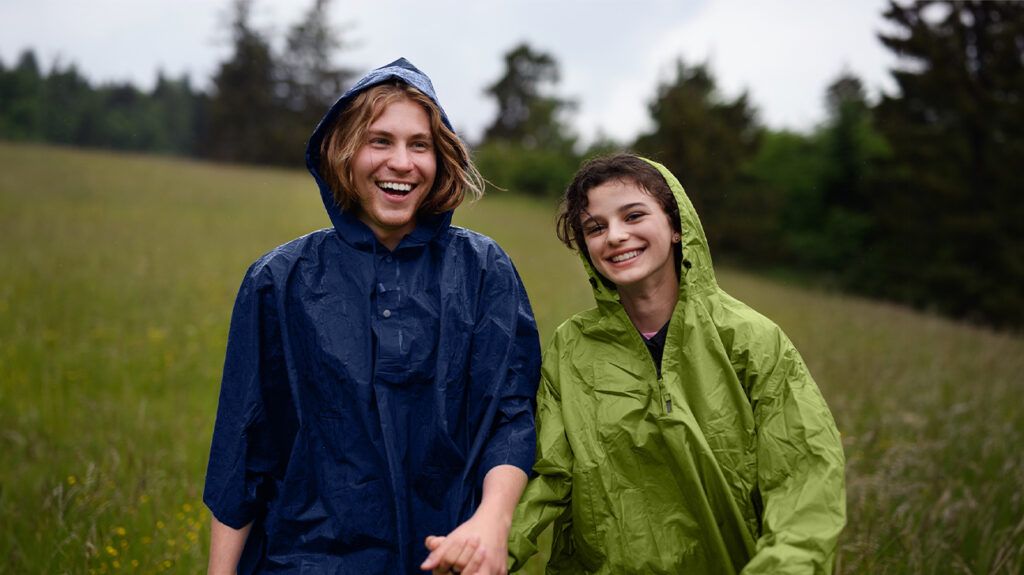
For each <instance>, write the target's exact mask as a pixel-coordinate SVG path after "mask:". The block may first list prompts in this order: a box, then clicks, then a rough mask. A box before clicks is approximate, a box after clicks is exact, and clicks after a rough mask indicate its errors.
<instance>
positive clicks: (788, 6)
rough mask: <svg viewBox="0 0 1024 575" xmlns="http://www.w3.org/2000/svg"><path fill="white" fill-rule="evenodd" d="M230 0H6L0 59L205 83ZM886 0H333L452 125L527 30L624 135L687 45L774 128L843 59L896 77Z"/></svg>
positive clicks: (275, 26) (809, 108) (292, 2)
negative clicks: (437, 102)
mask: <svg viewBox="0 0 1024 575" xmlns="http://www.w3.org/2000/svg"><path fill="white" fill-rule="evenodd" d="M308 5H309V2H307V1H305V0H256V5H255V14H254V16H255V18H254V20H255V23H256V25H257V27H260V28H262V29H265V30H268V31H271V32H274V33H276V35H277V36H282V35H283V34H284V32H285V31H286V30H287V28H288V26H289V25H290V24H292V23H293V22H295V21H296V20H298V19H299V18H300V17H301V15H302V13H303V12H304V11H305V10H306V9H307V6H308ZM228 6H229V0H89V1H87V2H79V1H75V0H0V60H2V61H3V63H4V65H5V66H10V65H11V64H12V63H13V62H14V60H15V59H16V57H17V56H18V54H19V53H20V52H21V51H22V50H23V49H25V48H29V47H31V48H33V49H35V51H36V54H37V56H39V57H40V61H41V63H42V64H43V65H44V67H47V68H48V67H49V65H50V64H51V63H52V62H53V61H54V60H55V59H59V60H60V61H62V62H73V63H75V64H76V65H77V66H78V68H79V71H80V72H82V73H83V74H84V75H85V76H86V77H87V78H89V79H90V80H92V81H113V80H117V81H125V80H128V81H132V82H134V83H135V84H136V85H138V86H140V87H143V88H149V87H151V86H152V84H153V81H154V79H155V76H156V70H157V69H158V68H159V69H162V70H163V71H164V72H165V73H166V74H168V75H171V76H174V77H177V76H179V75H180V74H182V73H188V74H189V75H190V77H191V78H192V81H193V84H194V85H196V86H201V87H206V86H207V85H208V82H209V78H210V76H211V75H212V73H213V72H214V70H215V69H216V66H217V64H218V62H220V61H222V60H223V59H225V58H226V57H227V56H228V54H229V51H230V50H229V48H230V46H229V44H228V34H227V32H226V31H225V28H226V26H225V23H226V22H227V20H228V18H227V13H228V12H227V11H228ZM884 7H885V2H884V0H753V1H741V0H716V1H707V0H687V1H683V0H675V1H670V0H616V1H612V0H475V1H474V0H431V1H422V0H420V1H412V0H335V2H334V5H333V8H332V12H331V14H332V21H333V22H335V23H336V24H337V25H338V26H339V27H340V28H341V29H342V30H343V31H345V36H346V37H347V38H348V39H349V40H350V41H351V42H352V43H353V44H354V45H353V46H352V47H351V48H350V49H348V50H346V51H343V52H341V53H340V54H339V56H338V63H339V64H343V65H347V66H350V67H354V68H357V69H359V70H361V71H365V70H369V69H371V68H374V67H377V66H379V65H381V64H385V63H387V62H390V61H391V60H393V59H395V58H397V57H399V56H404V57H406V58H408V59H409V60H411V61H412V62H413V63H414V64H416V65H417V66H418V67H420V68H421V69H422V70H424V71H425V72H426V73H427V74H428V75H430V76H431V77H432V79H433V81H434V86H435V88H436V89H437V91H438V95H439V97H440V99H441V103H442V104H443V105H444V106H445V109H446V110H447V111H448V115H449V116H450V117H451V118H452V120H453V122H454V124H455V126H456V128H457V129H459V130H461V131H462V132H463V133H464V134H465V135H467V136H468V137H469V138H470V139H471V140H475V139H476V138H477V137H478V136H479V135H480V134H481V133H482V131H483V128H484V126H485V125H486V124H487V123H489V122H490V120H491V119H492V118H493V116H494V113H495V105H494V104H493V102H491V101H490V100H489V99H488V98H486V97H485V96H484V94H483V89H484V87H485V86H487V85H488V84H490V83H491V82H493V81H494V80H496V79H497V78H498V77H499V76H500V74H501V72H502V55H503V54H504V53H505V52H506V51H508V50H509V49H510V48H512V47H513V46H515V45H516V44H517V43H519V42H521V41H527V42H529V43H530V44H531V45H532V46H533V47H534V48H535V49H540V50H544V51H547V52H549V53H551V54H553V55H554V56H555V58H556V59H557V60H558V62H559V64H560V65H561V70H562V82H561V85H560V86H559V89H558V93H559V94H560V95H562V96H565V97H569V98H574V99H576V101H577V102H578V109H577V111H576V113H575V114H574V115H573V116H572V120H573V121H572V124H573V126H574V127H575V128H576V130H577V132H578V133H579V134H580V135H582V136H583V137H584V139H588V140H589V139H590V138H592V137H593V136H594V135H595V134H596V133H597V132H598V131H599V130H600V131H603V133H605V134H607V135H609V136H612V137H615V138H618V139H620V140H628V139H631V138H633V137H635V136H636V135H637V134H638V133H640V132H642V131H643V130H644V129H645V128H647V127H648V126H649V120H648V116H647V102H648V101H649V100H650V99H651V97H652V96H653V94H654V92H655V89H656V86H657V85H658V83H659V81H663V80H666V79H668V78H669V77H670V73H671V72H672V71H673V70H674V62H675V60H676V59H677V58H683V59H684V60H685V61H686V62H688V63H695V62H700V61H704V60H707V61H708V62H709V63H710V66H711V70H712V72H713V73H714V74H715V76H716V77H717V79H718V82H719V87H720V88H721V89H722V91H723V93H724V94H725V95H727V96H729V97H732V96H735V95H737V94H739V93H740V91H741V90H744V89H746V90H748V91H749V92H750V95H751V99H752V101H753V103H754V105H755V106H756V107H757V109H758V110H759V112H760V118H761V120H762V121H763V122H764V123H766V124H767V125H768V126H771V127H773V128H790V129H794V130H808V129H811V128H813V126H814V125H816V124H817V123H819V122H820V121H821V120H822V119H823V118H824V104H823V98H824V91H825V88H826V87H827V86H828V84H829V83H830V82H831V81H832V80H834V79H835V78H836V77H837V76H838V75H839V73H840V72H841V71H843V70H844V69H845V70H848V71H851V72H853V73H855V74H857V75H858V76H859V77H860V78H861V79H862V80H863V81H864V83H865V85H866V87H867V88H868V89H869V93H870V94H873V95H874V94H877V93H878V92H879V90H886V91H891V90H892V89H893V88H892V86H893V84H892V81H891V79H890V77H889V69H890V68H891V67H893V66H894V64H895V59H894V58H893V57H892V56H891V55H890V53H889V52H888V51H887V50H886V49H885V48H884V47H883V46H882V45H881V43H880V42H879V41H878V39H877V37H876V34H877V32H878V31H880V30H883V29H885V24H884V22H883V19H882V17H881V13H882V11H883V9H884Z"/></svg>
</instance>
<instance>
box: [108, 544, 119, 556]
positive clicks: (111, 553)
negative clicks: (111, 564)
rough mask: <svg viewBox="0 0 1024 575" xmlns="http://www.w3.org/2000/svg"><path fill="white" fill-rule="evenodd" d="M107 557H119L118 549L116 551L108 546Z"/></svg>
mask: <svg viewBox="0 0 1024 575" xmlns="http://www.w3.org/2000/svg"><path fill="white" fill-rule="evenodd" d="M107 555H110V556H111V557H117V549H114V548H113V547H112V546H110V545H107Z"/></svg>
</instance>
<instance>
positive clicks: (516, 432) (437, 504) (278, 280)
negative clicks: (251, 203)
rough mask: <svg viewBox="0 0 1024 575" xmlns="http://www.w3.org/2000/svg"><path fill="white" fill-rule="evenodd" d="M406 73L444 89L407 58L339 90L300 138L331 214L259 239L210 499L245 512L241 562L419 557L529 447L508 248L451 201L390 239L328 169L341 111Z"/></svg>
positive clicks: (399, 563) (532, 375)
mask: <svg viewBox="0 0 1024 575" xmlns="http://www.w3.org/2000/svg"><path fill="white" fill-rule="evenodd" d="M396 78H397V79H400V80H402V81H404V82H406V83H409V84H412V85H413V86H415V87H416V88H418V89H419V90H420V91H422V92H424V93H425V94H427V95H428V96H430V97H431V98H432V99H434V100H435V101H436V96H435V94H434V90H433V87H432V86H431V85H430V80H429V79H428V78H427V77H426V76H424V75H423V74H422V73H421V72H420V71H419V70H417V69H416V68H414V67H413V66H412V65H411V64H409V63H408V62H406V61H405V60H399V61H396V62H394V63H393V64H390V65H388V66H386V67H384V68H381V69H378V70H375V71H373V72H371V73H370V74H369V75H368V76H366V77H365V78H363V79H362V80H360V82H359V83H358V84H356V86H355V87H353V88H352V89H351V90H350V91H349V92H347V93H346V94H345V95H344V96H342V98H341V99H339V100H338V102H337V103H336V104H335V105H334V107H332V109H331V110H330V111H329V112H328V113H327V115H326V116H325V118H324V120H322V121H321V124H320V125H319V126H318V127H317V129H316V131H315V132H314V134H313V136H312V138H311V140H310V142H309V146H308V150H307V164H308V166H309V169H310V172H311V173H312V174H313V177H314V178H315V180H316V182H317V184H318V186H319V188H320V193H321V196H322V198H323V202H324V206H325V207H326V209H327V212H328V214H329V215H330V219H331V222H332V223H333V227H331V228H329V229H324V230H319V231H316V232H313V233H311V234H309V235H306V236H304V237H301V238H298V239H296V240H294V241H292V242H289V243H287V244H285V245H282V246H280V247H278V248H276V249H274V250H272V251H271V252H270V253H268V254H266V255H264V256H263V257H261V258H260V259H259V260H258V261H256V262H255V263H254V264H253V265H252V266H251V267H250V268H249V270H248V272H247V273H246V275H245V278H244V280H243V281H242V285H241V288H240V290H239V293H238V297H237V300H236V302H235V307H234V312H233V315H232V319H231V329H230V333H229V336H228V348H227V357H226V360H225V365H224V376H223V381H222V387H221V395H220V403H219V407H218V412H217V421H216V425H215V428H214V435H213V442H212V447H211V452H210V463H209V467H208V471H207V477H206V489H205V492H204V501H205V502H206V504H207V506H209V508H210V510H211V511H212V513H213V514H214V516H216V517H217V519H218V520H220V521H221V522H222V523H225V524H226V525H229V526H231V527H234V528H241V527H243V526H244V525H246V524H248V523H250V522H252V523H253V527H252V531H251V533H250V535H249V538H248V540H247V543H246V546H245V550H244V552H243V556H242V560H241V564H240V567H239V573H300V572H301V573H303V574H320V573H325V574H326V573H331V574H333V573H415V572H419V569H418V565H419V564H420V563H421V562H422V561H423V560H424V559H425V558H426V555H427V551H426V549H425V548H424V546H423V541H424V538H425V537H426V536H427V535H428V534H433V535H438V534H447V533H448V532H450V531H451V530H452V529H454V528H455V527H456V526H457V525H459V524H460V523H461V522H463V521H464V520H466V519H468V518H469V517H470V515H471V514H472V513H473V511H475V509H476V506H477V504H478V503H479V500H480V497H481V490H482V481H483V477H484V475H485V474H486V473H487V471H489V470H490V469H491V468H493V467H494V466H496V465H500V464H510V465H515V466H517V467H519V468H521V469H524V470H527V471H528V470H529V469H530V466H531V465H532V463H533V460H534V447H535V439H536V437H535V434H534V427H533V419H534V418H533V400H534V398H535V395H536V389H537V380H538V378H539V373H538V370H539V363H540V350H539V344H538V339H537V333H536V326H535V323H534V319H533V315H532V312H531V310H530V305H529V302H528V301H527V298H526V293H525V291H524V289H523V285H522V283H521V281H520V279H519V276H518V275H517V273H516V271H515V269H514V268H513V266H512V262H511V261H510V260H509V258H508V256H507V255H506V254H505V253H504V252H503V251H502V250H501V248H499V247H498V245H497V244H495V242H494V241H492V240H490V239H489V238H487V237H484V236H482V235H480V234H477V233H475V232H472V231H469V230H465V229H461V228H458V227H455V226H452V225H451V217H452V214H451V213H450V212H449V213H445V214H441V215H438V216H435V217H421V218H419V219H418V221H417V226H416V228H415V230H414V231H413V232H412V233H411V234H409V235H408V236H406V237H405V238H404V239H403V240H402V241H401V242H400V243H399V244H398V246H397V247H396V249H395V250H394V251H389V250H388V249H387V248H385V247H384V246H383V245H381V244H380V243H379V242H377V240H376V238H375V237H374V235H373V233H372V232H371V230H370V229H369V228H368V227H367V226H366V225H364V224H363V223H362V222H361V221H359V219H358V218H357V217H356V216H355V215H354V214H352V213H350V212H342V211H340V210H339V209H338V208H337V206H336V205H335V203H334V200H333V197H332V194H331V190H330V189H329V187H328V186H327V185H326V184H325V182H324V180H323V178H322V177H321V174H320V172H319V165H320V157H319V156H320V152H319V150H320V143H321V141H322V139H323V138H324V136H325V134H326V133H327V131H328V130H329V127H330V126H331V125H332V124H333V122H334V118H336V117H337V115H338V113H339V112H340V111H341V110H342V109H344V108H345V107H346V106H348V104H349V103H350V102H351V100H352V98H353V97H354V96H355V95H356V94H357V93H358V92H360V91H362V90H364V89H366V88H368V87H370V86H373V85H376V84H379V83H381V82H386V81H393V80H394V79H396ZM445 122H446V123H447V119H445Z"/></svg>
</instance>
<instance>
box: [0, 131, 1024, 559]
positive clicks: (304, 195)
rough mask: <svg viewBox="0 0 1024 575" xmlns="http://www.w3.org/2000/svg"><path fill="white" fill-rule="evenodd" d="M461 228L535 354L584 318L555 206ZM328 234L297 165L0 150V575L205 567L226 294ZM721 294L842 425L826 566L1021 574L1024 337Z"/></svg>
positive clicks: (743, 290)
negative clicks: (837, 545) (526, 320)
mask: <svg viewBox="0 0 1024 575" xmlns="http://www.w3.org/2000/svg"><path fill="white" fill-rule="evenodd" d="M456 220H457V222H458V223H460V224H462V225H465V226H468V227H471V228H474V229H477V230H479V231H482V232H484V233H486V234H488V235H491V236H492V237H494V238H495V239H497V240H498V241H499V242H500V243H501V244H502V245H503V246H504V247H505V248H506V249H507V251H508V252H509V253H510V254H511V255H512V257H513V259H514V260H515V262H516V264H517V266H518V268H519V270H520V272H521V274H522V276H523V278H524V281H525V283H526V286H527V289H528V290H529V292H530V296H531V300H532V302H533V305H534V310H535V312H536V314H537V318H538V322H539V324H540V329H541V333H542V334H543V336H544V337H545V339H546V336H547V335H549V334H550V333H551V331H552V330H553V329H554V327H555V326H556V325H557V324H558V323H559V322H560V320H561V319H564V318H565V317H566V316H568V315H569V314H570V313H572V312H574V311H577V310H579V309H582V308H584V307H588V306H590V305H591V296H590V293H589V286H588V285H587V284H586V282H585V281H584V280H583V274H582V271H581V269H580V267H579V265H578V264H577V263H576V260H575V256H573V255H572V254H570V253H569V252H568V251H567V250H565V249H564V248H563V247H562V246H561V245H560V244H558V242H557V240H555V239H554V236H553V232H552V230H553V214H552V209H551V207H550V206H545V205H539V204H535V203H531V202H529V201H526V200H522V199H519V198H514V197H513V198H510V197H507V196H506V197H502V196H497V195H496V196H494V197H489V198H487V199H485V200H483V201H481V202H480V203H478V204H477V205H475V206H472V207H470V208H464V209H461V210H460V211H459V213H458V215H457V217H456ZM327 223H328V221H327V217H326V215H325V213H324V211H323V207H322V205H321V203H320V198H319V195H318V194H317V192H316V189H315V187H314V186H313V184H312V181H311V180H310V179H309V178H308V176H307V175H305V174H304V173H300V172H298V171H280V170H268V169H253V168H239V167H226V166H220V165H212V164H203V163H196V162H189V161H182V160H172V159H158V158H152V157H145V156H131V155H114V154H107V153H99V152H83V151H73V150H63V149H56V148H48V147H35V146H15V145H10V144H3V143H0V572H5V573H6V572H9V573H19V574H20V573H46V574H50V573H116V572H139V573H151V572H160V571H164V572H168V573H197V572H200V571H203V570H204V569H205V554H206V541H207V538H208V527H207V522H208V520H209V515H208V513H207V511H206V509H205V508H204V507H203V505H202V502H201V494H202V484H203V474H204V470H205V466H206V457H207V453H208V449H209V440H210V433H211V430H212V425H213V417H214V411H215V407H216V401H217V393H218V388H219V377H220V368H221V363H222V361H223V353H224V344H225V337H226V333H227V324H228V320H229V315H230V311H231V304H232V301H233V299H234V295H235V290H236V289H237V287H238V284H239V282H240V280H241V278H242V275H243V273H244V272H245V269H246V267H247V266H248V264H249V263H250V262H252V260H254V259H255V258H256V257H258V256H259V255H260V254H262V253H263V252H265V251H267V250H269V249H270V248H272V247H274V246H276V245H278V244H280V243H282V242H284V241H287V240H289V239H292V238H294V237H296V236H298V235H300V234H303V233H305V232H307V231H310V230H312V229H316V228H320V227H324V226H326V225H327ZM964 265H970V262H964ZM719 279H720V281H721V283H722V284H723V286H724V287H725V288H726V289H727V290H729V291H730V292H731V293H732V294H733V295H735V296H737V297H739V298H740V299H742V300H744V301H746V302H747V303H749V304H751V305H753V306H754V307H755V308H757V309H758V310H760V311H762V312H763V313H765V314H766V315H768V316H769V317H771V318H773V319H775V320H776V321H777V322H778V323H779V324H780V325H781V326H782V327H783V328H784V329H785V330H786V332H787V333H788V334H789V335H790V337H791V338H792V339H793V340H794V341H795V342H796V344H797V346H798V347H799V349H800V350H801V352H802V353H803V355H804V358H805V359H806V361H807V363H808V365H809V366H810V368H811V371H812V373H813V374H814V375H815V378H816V379H817V381H818V383H819V385H820V386H821V388H822V391H823V393H824V395H825V397H826V399H827V400H828V402H829V404H830V405H831V407H832V410H833V413H834V414H835V417H836V420H837V423H838V424H839V428H840V430H841V431H842V434H843V442H844V445H845V448H846V455H847V459H848V470H847V482H848V500H849V526H848V527H847V529H846V531H845V533H844V536H843V539H842V543H841V552H840V557H839V571H840V572H842V573H864V574H868V573H870V574H879V573H1022V572H1024V449H1022V447H1021V446H1022V445H1024V409H1022V408H1021V405H1022V404H1024V402H1022V400H1021V397H1022V396H1024V340H1022V339H1020V338H1016V337H1010V336H1005V335H999V334H994V333H991V332H989V331H986V330H983V329H978V328H972V327H968V326H964V325H959V324H956V323H952V322H949V321H946V320H943V319H939V318H935V317H931V316H927V315H922V314H918V313H914V312H911V311H908V310H906V309H903V308H900V307H895V306H891V305H887V304H880V303H874V302H870V301H865V300H860V299H855V298H850V297H844V296H838V295H835V294H830V293H823V292H820V291H813V290H806V289H802V288H799V287H794V286H791V285H783V284H779V283H776V282H772V281H768V280H765V279H762V278H758V277H755V276H752V275H748V274H745V273H740V272H738V271H733V270H719ZM531 567H532V568H533V570H532V572H534V573H540V572H542V566H541V563H540V562H539V561H535V562H534V563H533V564H532V565H531Z"/></svg>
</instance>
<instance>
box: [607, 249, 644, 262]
mask: <svg viewBox="0 0 1024 575" xmlns="http://www.w3.org/2000/svg"><path fill="white" fill-rule="evenodd" d="M638 255H640V250H633V251H631V252H626V253H624V254H619V255H617V256H615V257H613V258H612V261H613V262H615V263H619V262H624V261H626V260H631V259H633V258H635V257H636V256H638Z"/></svg>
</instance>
